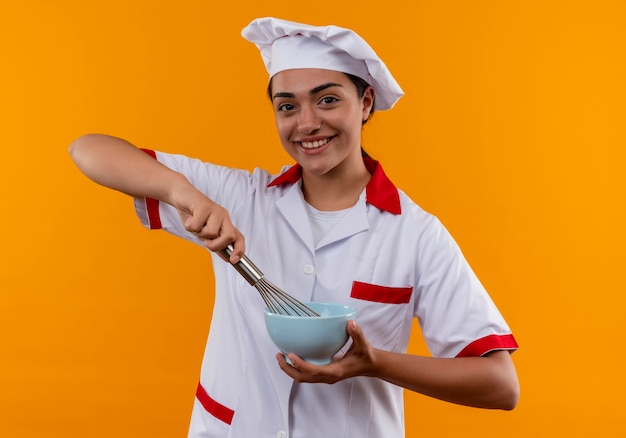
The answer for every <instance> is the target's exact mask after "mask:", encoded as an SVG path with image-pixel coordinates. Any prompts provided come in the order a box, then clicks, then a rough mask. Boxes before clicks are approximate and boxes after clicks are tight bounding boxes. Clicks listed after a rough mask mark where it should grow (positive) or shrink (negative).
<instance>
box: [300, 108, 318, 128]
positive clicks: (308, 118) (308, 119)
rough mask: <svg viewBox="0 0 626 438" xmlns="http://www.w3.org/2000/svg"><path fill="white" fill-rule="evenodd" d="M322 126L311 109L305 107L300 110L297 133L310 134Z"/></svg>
mask: <svg viewBox="0 0 626 438" xmlns="http://www.w3.org/2000/svg"><path fill="white" fill-rule="evenodd" d="M321 126H322V120H321V118H320V117H319V116H318V114H317V113H316V112H315V110H314V109H312V108H307V107H306V106H304V107H302V108H301V109H300V114H299V115H298V132H300V133H301V134H311V133H312V132H315V131H317V130H318V129H320V127H321Z"/></svg>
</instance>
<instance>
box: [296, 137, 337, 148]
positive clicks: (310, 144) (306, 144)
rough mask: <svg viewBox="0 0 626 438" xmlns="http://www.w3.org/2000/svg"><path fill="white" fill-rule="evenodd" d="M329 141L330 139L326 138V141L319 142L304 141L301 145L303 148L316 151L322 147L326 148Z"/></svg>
mask: <svg viewBox="0 0 626 438" xmlns="http://www.w3.org/2000/svg"><path fill="white" fill-rule="evenodd" d="M329 141H330V138H325V139H324V140H317V141H303V142H301V144H302V147H303V148H305V149H315V148H319V147H320V146H324V145H325V144H326V143H328V142H329Z"/></svg>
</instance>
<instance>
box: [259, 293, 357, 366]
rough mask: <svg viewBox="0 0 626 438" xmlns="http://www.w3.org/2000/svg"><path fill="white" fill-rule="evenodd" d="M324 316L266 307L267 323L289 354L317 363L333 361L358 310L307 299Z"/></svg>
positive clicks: (344, 341) (277, 344)
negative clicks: (312, 301) (292, 314)
mask: <svg viewBox="0 0 626 438" xmlns="http://www.w3.org/2000/svg"><path fill="white" fill-rule="evenodd" d="M306 304H307V305H308V306H310V307H311V308H312V309H313V310H315V311H316V312H317V313H319V314H320V315H321V316H319V317H317V316H313V317H311V316H287V315H278V314H276V313H271V312H270V311H269V310H268V309H265V327H266V328H267V332H268V333H269V335H270V338H272V341H274V344H276V346H277V347H278V348H279V349H280V351H282V353H283V354H284V355H285V357H287V354H288V353H295V354H297V355H298V356H300V357H301V358H302V359H304V360H306V361H307V362H311V363H314V364H316V365H326V364H328V363H330V362H331V361H332V359H333V356H334V355H335V354H336V353H337V352H338V351H339V350H341V347H343V346H344V345H345V344H346V342H347V341H348V331H347V327H346V326H347V324H348V321H349V320H350V319H354V315H355V313H356V310H355V309H354V308H352V307H348V306H344V305H341V304H330V303H306Z"/></svg>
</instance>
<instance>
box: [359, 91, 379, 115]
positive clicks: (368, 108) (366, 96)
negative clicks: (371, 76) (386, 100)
mask: <svg viewBox="0 0 626 438" xmlns="http://www.w3.org/2000/svg"><path fill="white" fill-rule="evenodd" d="M375 98H376V92H375V91H374V87H372V86H369V87H367V88H366V89H365V91H364V92H363V98H362V99H361V100H362V102H363V117H362V119H361V120H362V121H363V123H365V122H367V120H368V119H369V118H370V115H371V114H372V110H373V107H374V99H375Z"/></svg>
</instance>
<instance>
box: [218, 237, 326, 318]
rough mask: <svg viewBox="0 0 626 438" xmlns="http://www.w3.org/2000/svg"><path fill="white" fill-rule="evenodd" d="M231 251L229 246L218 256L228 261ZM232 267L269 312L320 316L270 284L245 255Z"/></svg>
mask: <svg viewBox="0 0 626 438" xmlns="http://www.w3.org/2000/svg"><path fill="white" fill-rule="evenodd" d="M233 250H234V247H233V245H232V244H230V245H228V246H227V247H226V248H224V249H223V250H222V251H220V254H221V255H222V256H223V257H224V258H225V259H226V260H229V258H230V255H231V253H232V252H233ZM232 266H233V267H234V268H235V270H236V271H237V272H239V273H240V274H241V275H242V276H243V277H244V278H245V279H246V280H247V281H248V283H250V285H252V286H254V287H255V288H256V290H257V291H258V292H259V294H260V295H261V298H263V301H264V302H265V305H266V306H267V308H268V309H269V310H270V312H272V313H276V314H278V315H287V316H310V317H315V316H320V314H319V313H317V312H316V311H315V310H313V309H311V308H310V307H309V306H307V305H306V304H304V303H303V302H301V301H299V300H297V299H296V298H294V297H293V296H291V295H289V294H288V293H287V292H285V291H284V290H282V289H280V288H279V287H277V286H275V285H274V284H272V283H271V282H270V281H269V280H268V279H267V278H265V276H264V275H263V273H262V272H261V270H260V269H259V268H257V267H256V266H255V264H254V263H252V261H251V260H250V259H249V258H248V257H246V256H245V255H244V256H243V257H242V258H241V260H240V261H239V262H237V263H235V264H233V265H232Z"/></svg>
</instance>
